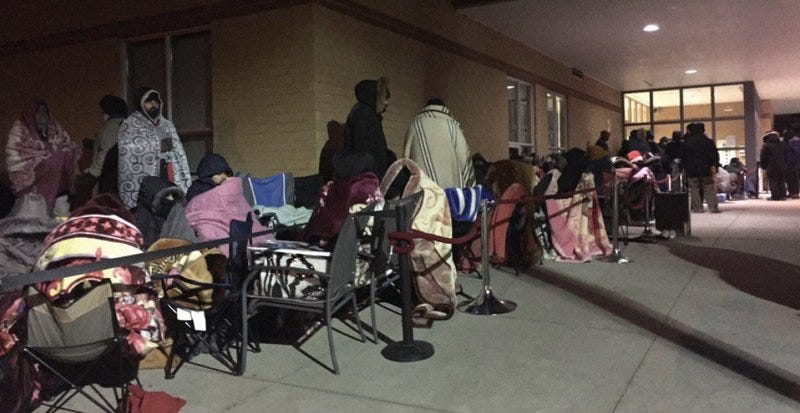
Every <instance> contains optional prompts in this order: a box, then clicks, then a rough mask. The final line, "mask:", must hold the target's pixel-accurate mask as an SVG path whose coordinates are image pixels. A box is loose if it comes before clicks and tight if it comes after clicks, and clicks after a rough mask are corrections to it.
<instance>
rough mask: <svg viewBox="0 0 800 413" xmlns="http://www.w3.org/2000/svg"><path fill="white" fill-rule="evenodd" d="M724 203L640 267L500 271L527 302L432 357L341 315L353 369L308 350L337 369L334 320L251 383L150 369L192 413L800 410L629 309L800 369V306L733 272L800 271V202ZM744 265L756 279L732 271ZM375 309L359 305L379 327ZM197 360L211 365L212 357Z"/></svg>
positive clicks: (644, 254)
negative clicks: (332, 349)
mask: <svg viewBox="0 0 800 413" xmlns="http://www.w3.org/2000/svg"><path fill="white" fill-rule="evenodd" d="M722 210H723V211H724V213H722V214H701V215H693V220H694V221H693V223H694V229H693V232H694V237H693V238H691V239H675V240H671V241H664V242H662V243H660V244H630V245H629V246H627V247H626V248H625V250H624V253H625V255H627V256H628V257H629V258H631V259H633V262H632V263H629V264H607V263H602V262H591V263H586V264H564V263H553V262H548V263H546V264H545V265H544V266H537V267H535V268H534V269H533V270H532V271H531V274H520V275H516V276H515V275H511V274H508V273H505V272H503V271H499V270H494V271H493V272H492V284H493V286H494V289H495V292H496V293H497V295H498V296H500V297H502V298H506V299H510V300H514V301H516V302H517V303H518V304H519V306H518V308H517V310H516V311H514V312H512V313H510V314H505V315H501V316H494V317H485V316H473V315H467V314H463V313H457V314H456V315H455V316H454V317H453V318H452V319H451V320H448V321H442V322H438V323H436V324H435V325H434V327H433V328H432V329H430V330H424V329H423V330H415V333H416V336H417V338H418V339H421V340H425V341H428V342H430V343H431V344H433V345H434V347H435V349H436V354H434V356H433V357H432V358H430V359H428V360H425V361H421V362H416V363H408V364H401V363H395V362H391V361H387V360H385V359H383V357H382V356H381V355H380V350H381V349H382V347H383V345H384V343H381V345H379V346H376V345H374V344H372V343H369V342H368V343H361V342H359V341H358V340H356V339H355V337H356V336H357V333H356V332H355V331H354V330H353V329H352V328H351V327H352V326H347V325H345V324H344V323H342V322H340V321H336V322H334V326H335V327H336V328H337V330H339V331H340V332H341V333H343V334H337V335H336V336H335V340H336V347H337V354H338V356H339V363H340V367H341V370H342V373H341V375H339V376H335V375H333V374H332V373H330V372H329V371H328V370H326V369H325V368H323V367H321V366H320V365H318V364H317V363H315V362H314V361H313V360H312V359H311V358H309V357H308V356H307V355H310V356H311V357H313V358H316V359H318V360H319V361H320V362H321V363H323V364H325V365H329V364H330V358H329V354H328V349H327V338H326V335H325V332H324V330H320V331H318V332H317V333H316V334H314V335H313V336H312V337H311V338H310V339H309V340H308V341H307V342H306V343H305V344H304V345H303V346H302V347H301V350H302V352H301V351H299V350H298V349H296V348H294V347H292V346H287V345H264V346H263V347H262V352H261V353H259V354H250V356H249V360H248V363H249V364H248V368H247V372H246V373H245V375H244V376H243V377H233V376H231V375H228V374H224V373H220V372H216V371H212V370H208V369H204V368H202V367H199V366H194V365H187V366H185V367H184V368H183V369H182V370H181V371H180V372H179V373H178V375H177V376H176V377H175V378H174V379H173V380H164V379H163V373H162V372H161V371H155V370H150V371H142V372H141V373H140V378H141V380H142V382H143V384H144V386H145V388H146V389H148V390H163V391H166V392H168V393H170V394H172V395H174V396H177V397H181V398H184V399H186V400H187V401H188V403H187V405H186V407H185V408H184V410H183V411H186V412H193V413H194V412H201V413H202V412H267V411H282V412H283V411H286V412H295V411H297V412H322V411H325V412H347V411H370V412H371V411H376V412H417V411H419V412H423V411H425V412H427V411H447V412H486V411H509V412H531V411H547V412H550V411H563V412H573V411H581V412H640V411H647V412H661V411H663V412H673V411H696V412H709V411H719V412H746V411H770V412H796V411H798V410H800V403H797V402H796V401H794V400H792V399H791V398H788V397H785V396H784V395H782V394H779V393H777V392H775V391H773V390H771V389H770V388H767V387H765V386H762V385H760V384H758V383H756V382H755V381H753V380H751V379H748V378H747V377H745V376H744V375H742V374H740V373H739V372H736V371H734V370H731V369H729V368H726V367H724V366H723V365H720V364H718V363H716V362H714V361H711V360H709V359H708V358H706V357H703V356H701V355H698V354H697V353H695V352H693V351H690V350H688V349H687V348H686V347H684V346H682V345H679V344H676V343H675V342H674V341H671V340H669V339H665V338H663V337H661V336H659V335H658V334H655V333H653V331H652V330H651V329H647V328H643V327H640V325H642V324H639V325H637V324H636V323H634V322H630V321H628V320H629V319H630V318H627V319H626V317H625V316H619V315H617V314H623V313H624V312H625V311H628V310H631V309H632V311H633V312H635V310H642V311H644V312H649V314H651V315H654V317H655V318H660V319H662V320H674V321H676V322H678V323H681V324H683V325H685V326H689V327H690V328H692V329H696V330H697V331H698V332H700V333H702V334H706V335H708V336H709V337H711V338H713V339H714V340H719V341H720V342H724V343H728V344H730V345H732V346H734V347H736V348H737V349H739V350H740V351H743V352H746V353H747V354H750V355H752V356H753V357H756V358H758V359H761V360H764V361H765V362H766V363H768V364H772V365H775V366H780V367H781V368H784V369H786V370H787V371H788V372H790V373H794V374H800V358H798V357H797V356H798V351H800V350H798V349H799V348H800V347H799V346H798V344H800V335H798V334H797V327H798V324H799V323H800V319H799V318H798V317H797V310H795V309H793V308H790V307H788V306H787V305H783V304H779V303H776V302H773V301H769V300H767V299H764V298H759V297H758V296H755V295H753V292H752V291H750V292H748V291H743V290H740V289H738V288H736V287H734V286H732V285H731V284H730V283H729V282H726V280H725V279H723V277H722V276H721V274H725V278H726V279H729V280H733V281H730V282H733V283H734V284H736V285H744V284H745V281H744V280H746V279H748V277H750V278H755V279H763V280H764V281H765V282H767V281H770V280H773V281H774V280H775V277H771V275H774V274H771V272H772V271H774V270H777V271H784V272H785V271H794V272H795V273H796V272H797V271H798V270H797V266H798V265H800V257H798V256H797V254H796V251H797V242H798V241H800V230H798V228H800V214H798V212H800V201H787V202H784V203H767V202H766V201H739V202H737V203H726V204H723V205H722ZM745 254H750V255H745ZM728 260H733V261H732V262H733V263H734V265H733V266H729V265H728V264H726V262H728ZM752 262H755V264H752ZM745 263H751V264H749V265H744V264H745ZM737 269H741V270H742V271H745V272H755V273H752V274H751V273H748V274H746V275H747V276H748V277H743V276H739V277H735V276H733V275H730V274H729V273H731V272H734V273H735V272H736V270H737ZM756 270H758V271H757V272H756ZM778 279H779V280H781V279H782V280H788V279H789V278H786V277H783V278H778ZM554 280H556V281H555V282H554ZM557 280H565V282H566V281H570V280H571V281H573V282H575V283H580V285H584V286H589V287H590V288H591V289H593V291H595V292H597V291H601V292H606V293H610V294H613V295H614V296H615V297H618V298H620V299H621V300H622V301H624V302H627V303H628V304H630V306H629V307H630V308H628V309H625V308H624V307H620V308H622V309H621V310H619V309H618V310H619V311H617V312H616V313H617V314H615V313H614V312H613V311H609V310H608V309H607V308H604V307H603V306H598V305H596V304H595V303H593V302H592V300H587V299H584V298H585V297H584V298H582V297H581V296H580V294H579V293H576V291H575V290H574V289H570V288H562V287H563V285H562V286H559V285H560V284H559V282H557ZM460 281H461V282H462V285H463V287H464V291H465V293H467V294H476V293H477V292H478V291H479V290H480V280H474V279H467V278H464V279H461V280H460ZM562 284H563V283H562ZM751 284H753V283H751ZM754 284H755V285H759V283H754ZM787 286H788V284H785V285H770V287H771V288H769V289H767V290H770V289H772V290H781V289H785V287H787ZM789 287H790V286H789ZM748 288H752V286H751V287H748ZM787 288H788V287H787ZM756 293H757V294H758V295H760V296H768V297H771V296H770V294H773V295H775V292H774V291H773V292H772V293H770V292H769V291H766V292H764V291H756ZM777 295H780V294H777ZM773 298H774V297H773ZM780 299H782V298H780ZM368 314H369V313H368V310H365V311H362V313H361V315H362V321H364V322H365V323H368V319H369V317H368ZM379 318H380V320H379V326H380V329H381V332H382V333H383V334H385V335H386V336H387V337H388V339H391V340H399V339H401V333H400V321H399V317H398V316H397V315H396V314H394V313H392V312H391V311H389V310H387V309H383V308H382V309H381V310H380V311H379ZM303 353H306V354H307V355H306V354H303ZM198 360H199V361H200V362H208V364H209V365H213V363H212V362H211V360H210V358H209V357H207V356H202V357H199V358H198ZM75 403H76V407H81V406H85V405H83V402H81V401H78V400H76V401H75ZM84 410H85V411H92V410H91V409H85V408H84Z"/></svg>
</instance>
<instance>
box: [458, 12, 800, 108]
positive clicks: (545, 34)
mask: <svg viewBox="0 0 800 413" xmlns="http://www.w3.org/2000/svg"><path fill="white" fill-rule="evenodd" d="M454 4H456V5H458V3H457V2H455V3H454ZM465 5H466V4H465ZM468 6H469V7H463V8H461V9H459V12H460V13H463V14H464V15H466V16H468V17H470V18H472V19H474V20H476V21H478V22H480V23H482V24H484V25H486V26H488V27H491V28H492V29H494V30H496V31H498V32H501V33H503V34H505V35H506V36H509V37H511V38H513V39H515V40H517V41H520V42H521V43H524V44H526V45H527V46H529V47H531V48H533V49H536V50H537V51H539V52H541V53H544V54H546V55H548V56H550V57H552V58H554V59H556V60H558V61H560V62H562V63H564V64H565V65H567V66H569V67H575V68H577V69H580V70H582V71H583V72H584V73H585V74H586V75H587V76H591V77H593V78H595V79H597V80H599V81H600V82H603V83H605V84H607V85H609V86H611V87H613V88H616V89H619V90H641V89H648V88H662V87H673V86H689V85H698V84H707V83H727V82H737V81H746V80H753V81H754V82H755V85H756V89H757V90H758V93H759V95H760V97H761V98H762V99H770V100H771V101H772V107H773V111H774V113H776V114H779V113H800V70H799V69H798V65H800V28H798V25H799V24H800V0H759V1H752V0H709V1H698V0H683V1H665V0H661V1H652V0H624V1H623V0H605V1H589V0H584V1H579V0H511V1H501V2H497V1H488V2H481V1H472V2H470V4H468ZM648 23H656V24H658V25H659V26H660V27H661V29H660V30H659V31H656V32H653V33H645V32H644V31H642V28H643V27H644V26H645V25H646V24H648ZM689 68H693V69H697V71H698V72H697V73H695V74H692V75H688V74H685V73H684V71H685V70H686V69H689Z"/></svg>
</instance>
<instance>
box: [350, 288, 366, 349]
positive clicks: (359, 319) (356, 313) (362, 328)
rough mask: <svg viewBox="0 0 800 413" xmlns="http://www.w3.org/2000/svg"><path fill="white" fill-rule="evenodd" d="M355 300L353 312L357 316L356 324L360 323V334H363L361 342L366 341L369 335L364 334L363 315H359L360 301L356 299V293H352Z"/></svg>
mask: <svg viewBox="0 0 800 413" xmlns="http://www.w3.org/2000/svg"><path fill="white" fill-rule="evenodd" d="M352 297H353V299H352V301H353V314H354V315H355V316H356V324H357V325H358V334H360V335H361V342H362V343H366V342H367V337H366V336H365V335H364V327H362V326H361V316H359V315H358V302H357V301H356V293H355V292H353V294H352Z"/></svg>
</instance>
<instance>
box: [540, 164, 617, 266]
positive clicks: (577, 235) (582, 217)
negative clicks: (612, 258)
mask: <svg viewBox="0 0 800 413" xmlns="http://www.w3.org/2000/svg"><path fill="white" fill-rule="evenodd" d="M552 173H553V174H554V176H553V179H552V180H551V181H550V186H549V187H548V188H547V191H546V192H545V194H546V195H553V194H555V193H557V192H558V174H559V173H558V171H557V170H554V171H552ZM588 188H594V177H593V176H592V174H591V173H584V174H583V176H582V177H581V179H580V181H579V182H578V185H577V186H576V187H575V191H581V190H584V189H588ZM545 205H546V208H547V214H548V220H549V223H550V232H551V237H552V242H553V247H554V248H555V250H556V252H558V257H557V258H556V261H562V262H587V261H591V259H592V257H593V256H596V255H609V254H611V251H612V248H611V244H610V243H609V242H608V236H607V235H606V229H605V224H604V223H603V217H602V216H601V214H600V207H599V205H598V201H597V191H589V192H586V193H580V194H576V195H573V196H571V197H569V198H564V199H547V200H546V201H545Z"/></svg>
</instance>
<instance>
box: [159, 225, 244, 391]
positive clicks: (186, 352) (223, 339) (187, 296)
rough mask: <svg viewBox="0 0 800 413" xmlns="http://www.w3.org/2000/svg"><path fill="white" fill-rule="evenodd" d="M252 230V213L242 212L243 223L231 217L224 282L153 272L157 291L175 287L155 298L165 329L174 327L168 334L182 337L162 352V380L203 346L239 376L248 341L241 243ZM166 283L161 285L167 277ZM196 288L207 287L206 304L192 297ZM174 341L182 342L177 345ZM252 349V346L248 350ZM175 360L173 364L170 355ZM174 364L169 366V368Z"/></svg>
mask: <svg viewBox="0 0 800 413" xmlns="http://www.w3.org/2000/svg"><path fill="white" fill-rule="evenodd" d="M252 232H253V221H252V216H251V215H250V214H248V216H247V219H246V220H245V221H239V220H235V219H234V220H231V223H230V236H231V238H242V239H235V240H233V241H231V242H230V244H229V245H230V254H229V257H228V271H227V276H226V280H225V281H224V282H221V283H220V282H212V283H205V282H200V281H197V280H191V279H188V278H185V277H183V276H181V275H170V274H157V275H152V276H151V277H152V279H153V280H158V281H160V282H161V285H162V291H167V290H168V289H173V290H174V289H175V287H176V286H177V287H178V288H179V289H181V293H179V294H177V295H176V294H170V295H169V296H167V295H166V294H165V295H164V296H163V297H162V298H161V303H162V307H163V309H164V311H163V312H164V314H165V316H167V315H168V314H170V315H172V317H171V321H172V323H171V326H170V327H171V328H173V329H175V330H177V331H176V332H174V333H173V334H172V336H173V338H175V339H185V342H184V343H174V344H173V346H172V349H171V350H170V352H169V354H168V355H167V364H166V366H165V367H164V376H165V377H166V378H167V379H171V378H173V377H175V374H176V373H177V372H178V370H179V369H180V368H181V367H182V366H183V364H184V363H185V362H186V361H187V359H191V358H192V357H193V356H195V355H196V354H197V353H198V352H200V351H202V350H205V351H207V352H208V353H209V354H210V355H211V356H212V357H214V358H215V359H216V360H217V361H219V362H220V363H221V364H222V365H223V366H224V367H225V368H226V370H227V371H230V372H231V373H232V374H233V375H235V376H241V375H242V374H244V369H245V361H246V352H247V349H248V343H247V340H246V338H245V337H244V336H245V334H243V332H242V328H243V326H242V324H241V319H242V314H241V308H242V307H241V305H240V300H241V286H242V283H243V282H244V280H245V278H246V276H247V274H246V272H247V271H248V265H249V261H248V257H247V247H248V245H250V242H251V238H250V234H252ZM169 280H171V281H172V285H169V286H168V285H167V283H168V281H169ZM199 289H213V290H214V291H215V293H214V300H213V302H212V303H206V302H200V301H198V294H197V291H198V290H199ZM178 344H183V345H182V346H179V345H178ZM254 350H255V351H258V348H257V347H255V348H254ZM178 355H179V356H180V361H178V362H177V365H175V358H176V356H178ZM173 366H174V367H173Z"/></svg>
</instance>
